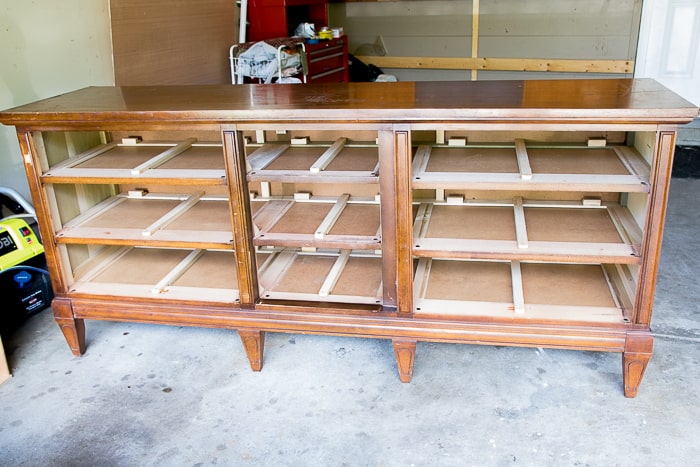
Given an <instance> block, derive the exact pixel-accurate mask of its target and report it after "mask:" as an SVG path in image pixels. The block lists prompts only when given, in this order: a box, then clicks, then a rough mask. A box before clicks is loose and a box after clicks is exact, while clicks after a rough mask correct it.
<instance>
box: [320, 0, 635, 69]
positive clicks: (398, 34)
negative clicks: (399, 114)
mask: <svg viewBox="0 0 700 467" xmlns="http://www.w3.org/2000/svg"><path fill="white" fill-rule="evenodd" d="M641 6H642V0H591V1H587V2H581V1H580V0H529V1H527V2H523V1H519V0H482V1H481V2H480V8H479V30H478V43H479V47H478V57H482V58H496V57H501V58H534V59H585V60H596V61H598V60H603V61H604V60H630V61H632V62H633V61H634V59H635V56H636V47H637V41H638V34H639V23H640V17H641ZM472 7H473V5H472V0H419V1H402V2H351V3H335V4H331V6H330V10H329V22H330V23H331V25H341V26H343V27H344V30H345V33H346V34H347V35H348V37H349V40H350V53H353V54H355V55H363V53H358V51H357V49H358V47H359V46H361V45H362V44H371V43H374V42H375V40H376V38H377V36H381V37H382V40H383V43H384V45H385V47H386V53H387V56H404V57H470V56H471V53H472ZM385 71H386V72H387V73H392V74H395V75H396V76H397V77H398V78H399V80H405V81H409V80H426V79H437V80H451V79H465V76H467V79H468V71H467V72H466V73H467V75H465V72H464V71H453V70H416V69H413V70H412V69H391V70H386V69H385ZM494 73H495V74H494ZM505 74H506V75H507V76H508V78H514V77H519V78H535V77H537V78H541V77H542V75H546V77H551V78H554V77H555V76H554V74H551V75H549V74H545V73H532V72H527V73H522V72H521V73H518V72H505ZM535 75H537V76H535ZM478 76H479V79H492V78H494V77H496V76H498V77H503V76H504V72H491V71H479V74H478ZM629 76H631V73H630V75H629ZM568 77H571V75H570V74H569V75H568ZM586 77H593V76H592V74H591V73H586Z"/></svg>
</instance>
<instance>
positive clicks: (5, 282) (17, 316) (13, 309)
mask: <svg viewBox="0 0 700 467" xmlns="http://www.w3.org/2000/svg"><path fill="white" fill-rule="evenodd" d="M11 193H15V192H13V191H11ZM16 196H19V195H16ZM21 201H22V202H16V201H15V200H14V199H13V198H12V197H8V196H7V189H6V188H2V187H0V205H1V206H2V207H4V208H6V209H9V210H11V211H12V212H13V213H14V215H12V216H9V217H6V218H4V219H2V220H0V294H1V296H2V298H3V300H2V302H3V306H2V307H1V308H0V332H2V333H5V332H7V331H11V330H14V329H15V328H16V327H17V326H18V325H19V324H21V323H22V322H23V321H24V320H25V319H26V318H27V317H29V316H30V315H32V314H34V313H36V312H38V311H41V310H43V309H44V308H46V307H48V306H49V305H50V304H51V299H52V298H53V291H52V290H51V283H50V281H49V273H48V272H47V271H46V259H45V257H44V246H43V245H42V244H41V241H40V240H39V238H38V236H37V235H36V233H35V232H34V230H33V229H32V227H31V226H30V224H28V223H27V221H26V220H25V219H26V218H29V219H34V216H35V214H34V209H33V208H32V207H31V205H29V204H28V203H26V201H24V200H23V199H21Z"/></svg>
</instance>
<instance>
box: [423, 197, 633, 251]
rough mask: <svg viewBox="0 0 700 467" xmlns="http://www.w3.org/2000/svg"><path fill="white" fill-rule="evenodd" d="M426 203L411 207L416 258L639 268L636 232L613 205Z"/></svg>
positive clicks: (517, 200)
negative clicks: (594, 263) (631, 265)
mask: <svg viewBox="0 0 700 467" xmlns="http://www.w3.org/2000/svg"><path fill="white" fill-rule="evenodd" d="M446 198H447V199H448V201H445V198H443V200H442V201H435V200H430V201H426V202H420V203H419V204H417V206H416V214H415V221H414V226H413V252H414V254H415V255H416V256H454V257H464V258H474V259H477V258H482V259H499V258H500V259H509V258H512V259H518V260H524V259H543V258H550V259H555V260H556V259H557V258H562V259H563V258H566V259H567V260H568V261H571V262H590V261H594V260H601V259H605V260H606V261H607V262H618V263H639V261H640V253H639V251H640V243H641V237H642V231H641V228H640V227H639V226H638V225H637V223H636V221H635V219H634V217H633V216H632V214H631V213H630V212H629V210H628V209H627V208H624V207H622V206H620V205H619V204H612V203H604V204H603V203H601V204H597V203H599V200H598V199H594V200H591V201H592V203H593V205H592V206H591V205H586V204H584V203H586V201H585V200H584V201H583V202H577V201H547V200H543V201H537V200H523V199H522V198H521V197H516V198H513V200H511V201H489V200H466V201H465V200H464V199H463V196H456V197H455V198H456V199H455V200H453V201H449V199H450V195H449V194H448V195H447V196H446Z"/></svg>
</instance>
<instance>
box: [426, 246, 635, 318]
mask: <svg viewBox="0 0 700 467" xmlns="http://www.w3.org/2000/svg"><path fill="white" fill-rule="evenodd" d="M414 290H415V291H416V300H415V307H416V308H415V314H416V315H417V316H424V315H434V316H443V317H451V318H457V319H460V318H462V319H464V318H474V317H480V318H489V319H495V320H509V321H512V320H515V321H524V322H527V321H532V322H537V321H543V320H544V321H556V322H559V323H565V322H570V321H580V322H587V323H598V324H600V323H617V324H623V323H628V322H630V317H629V313H630V308H629V304H630V303H632V297H630V296H629V291H631V290H634V283H633V281H632V280H631V279H630V274H629V271H628V270H622V269H619V268H618V267H616V266H611V265H599V264H569V263H551V262H550V263H541V262H540V263H538V262H521V261H477V260H457V259H437V258H421V259H420V260H419V261H418V266H417V267H416V277H415V283H414Z"/></svg>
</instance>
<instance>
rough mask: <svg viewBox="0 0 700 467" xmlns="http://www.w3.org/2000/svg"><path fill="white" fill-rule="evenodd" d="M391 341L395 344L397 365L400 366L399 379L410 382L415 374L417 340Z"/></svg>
mask: <svg viewBox="0 0 700 467" xmlns="http://www.w3.org/2000/svg"><path fill="white" fill-rule="evenodd" d="M391 343H392V345H393V346H394V356H395V357H396V366H397V367H398V368H399V379H400V380H401V382H402V383H410V382H411V377H412V376H413V362H414V360H415V358H416V343H417V341H409V340H399V339H394V340H392V341H391Z"/></svg>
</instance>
